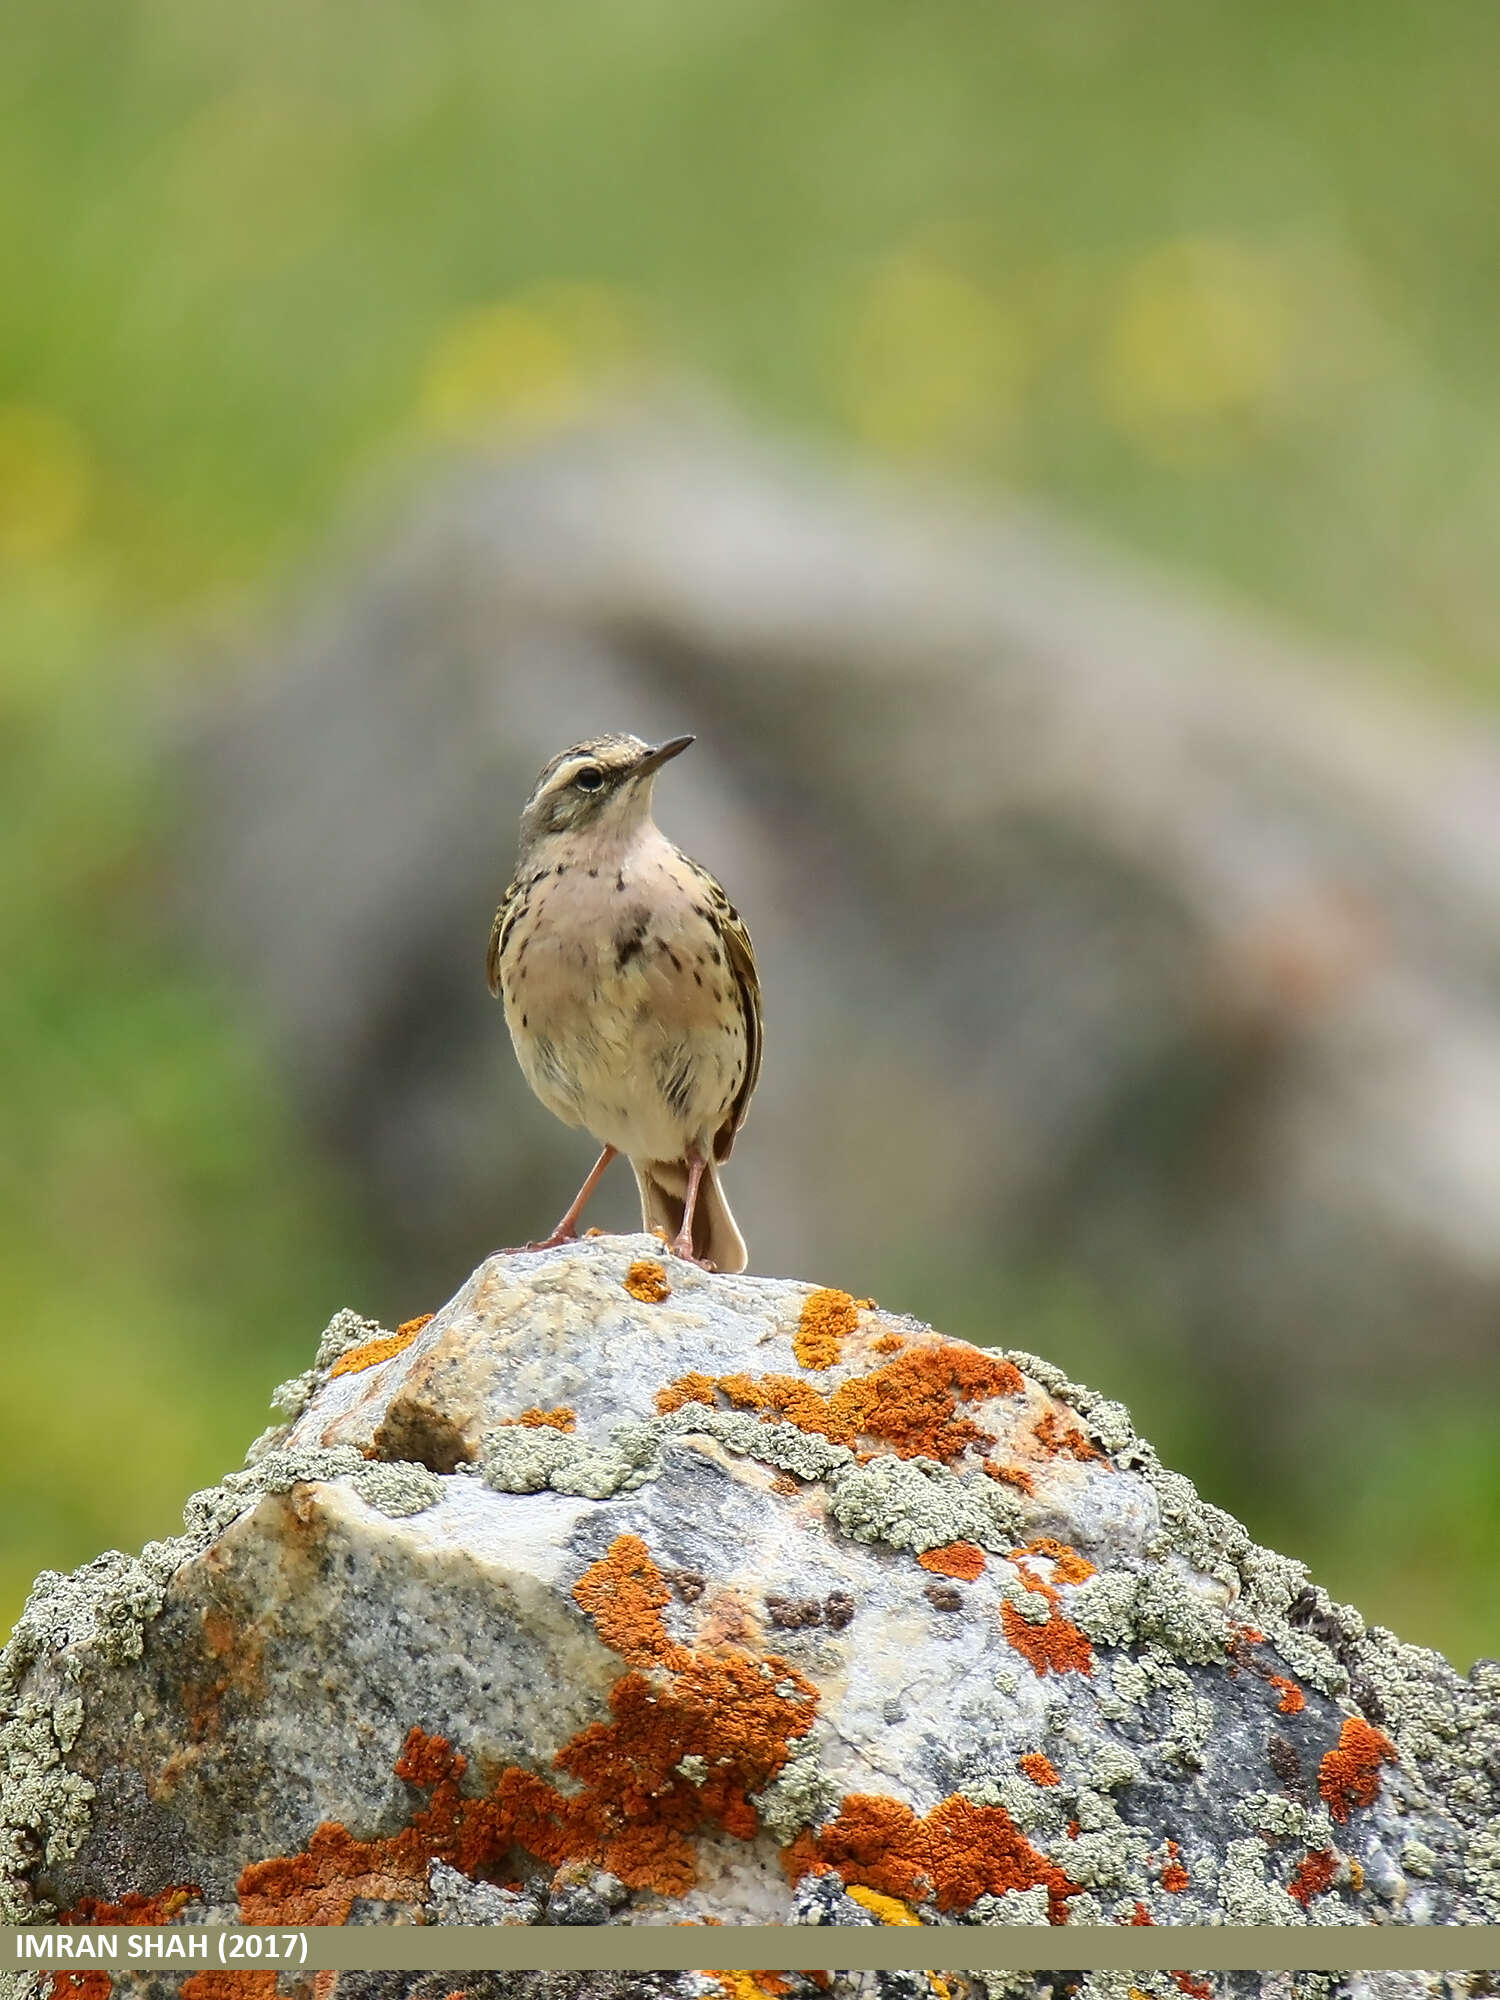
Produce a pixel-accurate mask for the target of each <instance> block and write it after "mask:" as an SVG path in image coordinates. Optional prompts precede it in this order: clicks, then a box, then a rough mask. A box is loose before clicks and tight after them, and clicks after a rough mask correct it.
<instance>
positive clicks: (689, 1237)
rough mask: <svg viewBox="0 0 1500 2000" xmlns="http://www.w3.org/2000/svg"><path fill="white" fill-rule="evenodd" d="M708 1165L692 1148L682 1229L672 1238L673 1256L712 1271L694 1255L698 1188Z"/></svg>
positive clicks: (689, 1158)
mask: <svg viewBox="0 0 1500 2000" xmlns="http://www.w3.org/2000/svg"><path fill="white" fill-rule="evenodd" d="M707 1165H708V1162H707V1161H706V1160H705V1159H704V1157H703V1155H702V1154H701V1153H700V1152H699V1151H698V1149H697V1147H696V1146H694V1147H691V1148H690V1149H689V1151H688V1156H687V1170H688V1181H687V1193H686V1195H685V1196H684V1197H683V1202H682V1227H681V1228H680V1229H679V1230H678V1232H677V1234H676V1235H675V1236H674V1237H673V1238H672V1255H673V1256H674V1257H685V1258H686V1259H687V1261H688V1263H690V1264H702V1265H703V1267H704V1269H705V1270H712V1269H713V1266H712V1265H711V1264H709V1263H708V1262H707V1261H706V1260H705V1259H704V1258H702V1257H695V1256H694V1255H693V1210H694V1209H695V1208H696V1207H697V1206H698V1188H699V1185H700V1183H701V1182H702V1180H703V1175H704V1172H705V1170H706V1169H707Z"/></svg>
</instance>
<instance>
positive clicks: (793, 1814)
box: [750, 1736, 843, 1847]
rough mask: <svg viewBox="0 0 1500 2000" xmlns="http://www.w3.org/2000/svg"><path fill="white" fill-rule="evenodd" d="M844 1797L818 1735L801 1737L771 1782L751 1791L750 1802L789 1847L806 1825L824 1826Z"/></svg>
mask: <svg viewBox="0 0 1500 2000" xmlns="http://www.w3.org/2000/svg"><path fill="white" fill-rule="evenodd" d="M842 1798H843V1794H842V1792H841V1791H840V1789H839V1787H838V1786H837V1785H836V1784H835V1783H834V1782H833V1780H832V1779H831V1778H830V1777H829V1776H828V1774H827V1772H826V1771H825V1770H824V1769H823V1759H822V1756H821V1754H820V1752H819V1749H818V1745H817V1742H816V1740H815V1737H814V1736H800V1737H798V1738H796V1740H795V1741H794V1742H793V1743H792V1746H791V1750H790V1753H789V1755H788V1757H787V1760H786V1762H785V1763H784V1764H783V1765H782V1767H781V1769H780V1770H779V1771H778V1772H777V1774H776V1776H775V1777H774V1778H773V1779H772V1780H771V1782H770V1784H769V1785H766V1786H765V1787H764V1788H763V1789H762V1790H760V1791H758V1792H752V1793H751V1794H750V1803H751V1804H752V1805H753V1806H754V1807H755V1809H756V1811H757V1812H758V1813H759V1815H760V1823H761V1825H762V1826H763V1827H764V1828H765V1829H766V1831H767V1832H768V1833H770V1834H772V1835H773V1836H774V1837H775V1839H776V1840H777V1841H778V1842H779V1843H780V1844H781V1846H783V1847H785V1846H787V1845H788V1844H789V1843H790V1842H791V1841H793V1840H795V1839H796V1838H797V1835H798V1834H799V1833H800V1832H801V1831H802V1829H803V1828H804V1827H805V1826H821V1825H822V1823H823V1821H824V1820H826V1819H830V1818H832V1816H833V1815H834V1813H836V1812H837V1811H838V1809H839V1805H840V1803H841V1801H842Z"/></svg>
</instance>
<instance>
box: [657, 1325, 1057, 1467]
mask: <svg viewBox="0 0 1500 2000" xmlns="http://www.w3.org/2000/svg"><path fill="white" fill-rule="evenodd" d="M1021 1387H1022V1382H1021V1376H1020V1373H1019V1372H1018V1370H1017V1369H1016V1368H1015V1367H1014V1366H1013V1365H1012V1364H1011V1363H1010V1362H1009V1361H1000V1360H997V1359H996V1358H995V1357H994V1356H993V1355H989V1354H984V1353H981V1352H980V1351H979V1350H978V1349H977V1348H973V1347H966V1346H964V1345H963V1344H962V1343H960V1342H958V1341H940V1342H936V1343H934V1344H933V1345H931V1346H927V1347H921V1348H914V1349H911V1350H909V1351H908V1352H906V1353H904V1354H902V1355H900V1356H899V1357H898V1359H896V1360H895V1361H891V1362H888V1363H887V1364H886V1366H885V1367H883V1368H877V1369H876V1370H875V1371H874V1373H873V1374H870V1375H861V1376H857V1377H856V1378H855V1379H854V1380H853V1381H851V1382H845V1383H843V1384H842V1385H841V1386H840V1387H839V1388H837V1389H835V1390H834V1391H833V1393H832V1394H831V1395H826V1396H825V1395H824V1394H823V1393H822V1392H821V1391H820V1390H817V1389H814V1388H813V1387H812V1386H811V1385H810V1384H809V1383H807V1382H803V1381H801V1380H799V1379H798V1378H797V1377H796V1376H793V1375H761V1376H752V1375H743V1374H736V1375H720V1376H718V1377H713V1376H708V1375H700V1374H691V1375H682V1376H679V1377H678V1379H677V1380H676V1381H675V1382H673V1383H671V1384H670V1385H669V1386H668V1387H667V1388H665V1389H663V1390H661V1391H660V1392H659V1393H658V1395H657V1398H656V1406H657V1408H658V1409H659V1410H662V1411H664V1412H665V1411H670V1410H678V1409H681V1408H682V1407H683V1405H684V1404H686V1403H690V1402H697V1403H709V1404H713V1403H714V1402H715V1400H716V1395H715V1392H717V1393H718V1394H722V1395H724V1396H726V1397H727V1398H728V1400H729V1401H730V1402H731V1403H732V1404H733V1405H734V1406H735V1407H736V1408H737V1409H742V1410H756V1411H758V1412H759V1413H760V1415H761V1417H762V1418H763V1419H764V1421H765V1422H767V1423H789V1424H795V1425H796V1426H797V1428H798V1429H799V1430H804V1431H813V1432H816V1433H817V1434H818V1435H819V1436H821V1437H826V1438H828V1439H829V1440H830V1441H831V1442H832V1443H834V1444H842V1445H848V1446H849V1447H851V1448H853V1447H855V1446H856V1445H857V1444H858V1443H859V1441H860V1440H861V1439H868V1440H871V1441H873V1442H874V1443H876V1444H884V1445H887V1446H889V1447H890V1449H891V1450H892V1451H893V1452H894V1453H895V1454H896V1456H897V1457H898V1458H917V1457H925V1458H937V1459H942V1460H945V1461H947V1460H952V1459H955V1458H957V1457H959V1456H960V1454H961V1453H963V1452H965V1451H966V1450H968V1448H969V1447H970V1445H988V1444H992V1443H993V1442H994V1440H993V1439H992V1438H991V1437H990V1436H989V1435H988V1433H987V1432H985V1431H982V1430H981V1429H980V1428H979V1426H978V1425H977V1424H975V1423H973V1422H971V1421H970V1419H969V1418H967V1417H961V1416H959V1414H958V1406H959V1404H960V1403H961V1402H965V1403H967V1402H977V1401H984V1400H987V1399H988V1398H990V1397H992V1396H1012V1395H1016V1394H1017V1393H1019V1391H1020V1389H1021Z"/></svg>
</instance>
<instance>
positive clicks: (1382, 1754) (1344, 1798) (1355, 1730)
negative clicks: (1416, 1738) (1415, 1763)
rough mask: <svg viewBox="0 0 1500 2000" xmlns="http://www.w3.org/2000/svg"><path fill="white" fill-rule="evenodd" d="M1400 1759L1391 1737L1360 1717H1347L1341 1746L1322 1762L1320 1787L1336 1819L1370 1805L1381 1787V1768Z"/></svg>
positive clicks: (1341, 1734)
mask: <svg viewBox="0 0 1500 2000" xmlns="http://www.w3.org/2000/svg"><path fill="white" fill-rule="evenodd" d="M1399 1762H1400V1758H1399V1757H1398V1756H1397V1754H1396V1746H1395V1744H1394V1743H1392V1741H1391V1739H1390V1738H1389V1736H1386V1735H1384V1734H1382V1732H1381V1731H1380V1730H1378V1729H1373V1728H1372V1727H1371V1726H1370V1724H1369V1723H1368V1722H1366V1721H1364V1719H1363V1718H1362V1717H1360V1716H1357V1715H1351V1716H1348V1717H1346V1718H1345V1721H1344V1726H1343V1728H1342V1729H1341V1730H1340V1731H1339V1740H1338V1746H1337V1748H1336V1749H1333V1750H1330V1751H1329V1752H1328V1753H1327V1755H1326V1756H1325V1757H1324V1758H1323V1760H1322V1762H1321V1763H1320V1764H1319V1765H1318V1790H1319V1791H1320V1792H1321V1793H1322V1795H1323V1803H1324V1804H1325V1805H1326V1806H1327V1808H1328V1810H1329V1811H1330V1812H1331V1813H1332V1814H1333V1816H1334V1818H1335V1819H1336V1820H1341V1821H1342V1820H1346V1819H1347V1818H1348V1817H1349V1815H1350V1813H1351V1812H1352V1811H1353V1810H1354V1808H1355V1807H1356V1806H1367V1805H1370V1804H1371V1803H1372V1802H1373V1801H1374V1798H1375V1794H1376V1793H1377V1792H1378V1791H1379V1789H1380V1767H1381V1765H1382V1764H1396V1763H1399Z"/></svg>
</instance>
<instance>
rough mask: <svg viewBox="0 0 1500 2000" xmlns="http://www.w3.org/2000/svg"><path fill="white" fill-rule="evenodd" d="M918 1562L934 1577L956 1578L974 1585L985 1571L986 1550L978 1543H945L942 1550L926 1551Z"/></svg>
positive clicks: (918, 1558) (919, 1557)
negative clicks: (976, 1579) (975, 1580)
mask: <svg viewBox="0 0 1500 2000" xmlns="http://www.w3.org/2000/svg"><path fill="white" fill-rule="evenodd" d="M917 1561H918V1562H919V1563H920V1564H921V1565H922V1567H923V1569H930V1570H931V1571H932V1573H933V1575H934V1576H956V1577H960V1578H962V1580H963V1581H964V1582H965V1583H972V1582H973V1581H974V1579H975V1577H976V1576H979V1575H980V1574H981V1573H982V1572H983V1570H984V1550H983V1549H982V1548H980V1546H979V1544H978V1543H977V1542H945V1543H944V1544H943V1546H942V1547H941V1548H940V1549H926V1550H924V1551H923V1553H922V1554H921V1555H919V1556H918V1557H917Z"/></svg>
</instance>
